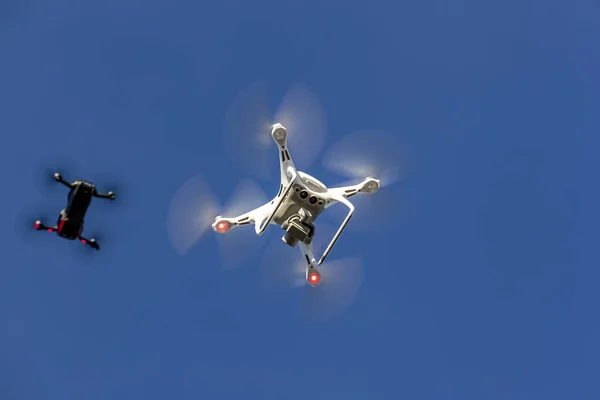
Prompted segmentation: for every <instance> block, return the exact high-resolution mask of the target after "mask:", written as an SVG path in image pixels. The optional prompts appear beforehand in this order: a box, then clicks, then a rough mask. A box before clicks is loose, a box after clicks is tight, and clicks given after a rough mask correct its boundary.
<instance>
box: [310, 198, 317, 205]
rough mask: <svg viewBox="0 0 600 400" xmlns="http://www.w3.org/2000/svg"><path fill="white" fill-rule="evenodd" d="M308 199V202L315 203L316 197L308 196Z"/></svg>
mask: <svg viewBox="0 0 600 400" xmlns="http://www.w3.org/2000/svg"><path fill="white" fill-rule="evenodd" d="M308 201H309V203H310V204H317V198H316V197H315V196H310V199H309V200H308Z"/></svg>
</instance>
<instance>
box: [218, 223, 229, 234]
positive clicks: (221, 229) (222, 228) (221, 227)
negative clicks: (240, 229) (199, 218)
mask: <svg viewBox="0 0 600 400" xmlns="http://www.w3.org/2000/svg"><path fill="white" fill-rule="evenodd" d="M230 227H231V226H230V225H229V222H227V221H219V222H217V225H216V229H217V232H219V233H225V232H227V231H228V230H229V228H230Z"/></svg>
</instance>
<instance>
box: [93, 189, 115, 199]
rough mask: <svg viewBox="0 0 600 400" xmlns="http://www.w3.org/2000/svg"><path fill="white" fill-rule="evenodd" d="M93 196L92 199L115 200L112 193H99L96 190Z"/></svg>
mask: <svg viewBox="0 0 600 400" xmlns="http://www.w3.org/2000/svg"><path fill="white" fill-rule="evenodd" d="M93 195H94V197H98V198H100V199H110V200H114V199H115V194H114V193H113V192H108V193H100V192H98V191H97V190H96V188H94V192H93Z"/></svg>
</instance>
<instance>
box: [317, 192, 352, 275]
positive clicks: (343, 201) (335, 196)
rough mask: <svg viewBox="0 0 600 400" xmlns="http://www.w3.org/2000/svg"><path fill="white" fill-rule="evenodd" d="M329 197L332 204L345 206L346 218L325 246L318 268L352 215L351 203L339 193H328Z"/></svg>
mask: <svg viewBox="0 0 600 400" xmlns="http://www.w3.org/2000/svg"><path fill="white" fill-rule="evenodd" d="M329 197H330V199H331V200H332V201H333V202H336V203H341V204H343V205H345V206H346V207H348V214H347V215H346V218H344V220H343V221H342V223H341V225H340V227H339V228H338V230H337V232H336V233H335V235H333V238H332V239H331V242H329V244H328V245H327V248H325V251H324V252H323V255H322V256H321V258H320V259H319V262H318V263H317V266H320V265H321V264H323V262H324V261H325V259H326V258H327V256H328V255H329V253H330V252H331V249H332V248H333V246H334V245H335V243H336V242H337V240H338V239H339V237H340V235H341V234H342V232H343V231H344V229H345V228H346V226H347V225H348V222H350V219H351V218H352V216H353V215H354V205H352V203H350V202H349V201H348V200H347V199H346V197H345V196H343V195H342V194H340V193H335V192H333V193H332V192H331V191H330V193H329ZM330 203H331V202H330Z"/></svg>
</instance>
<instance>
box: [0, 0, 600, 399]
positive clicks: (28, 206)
mask: <svg viewBox="0 0 600 400" xmlns="http://www.w3.org/2000/svg"><path fill="white" fill-rule="evenodd" d="M220 4H221V5H219V3H218V2H211V3H210V4H208V3H206V2H192V1H168V2H167V1H163V0H150V1H132V0H120V1H111V0H109V1H104V2H93V3H90V2H80V1H75V0H70V1H65V0H57V1H53V2H43V1H38V0H29V1H17V0H8V1H4V2H2V5H0V50H1V52H0V54H1V56H0V110H1V112H0V115H1V121H2V122H1V127H2V129H1V130H2V134H3V141H2V146H1V148H0V152H1V153H2V156H1V157H0V160H1V163H2V170H3V171H4V174H5V178H6V179H5V186H4V193H5V195H4V196H2V198H1V200H0V205H1V206H2V207H3V209H4V210H5V213H7V214H9V215H8V220H9V223H8V224H7V225H5V227H6V229H4V230H3V233H2V236H1V239H2V254H3V256H4V257H3V262H2V265H1V269H0V270H1V271H2V278H1V279H0V318H1V321H2V326H1V328H0V397H1V398H3V399H7V400H30V399H31V400H42V399H60V400H70V399H74V400H81V399H90V400H96V399H99V400H106V399H115V400H119V399H128V400H129V399H144V400H154V399H181V400H185V399H198V398H202V399H224V400H227V399H239V398H244V399H251V400H253V399H289V400H295V399H304V398H307V397H308V396H310V397H311V398H312V399H315V400H316V399H332V398H340V399H342V398H344V399H348V400H353V399H359V400H363V399H368V400H379V399H384V400H387V399H415V400H417V399H461V400H465V399H489V400H492V399H515V400H516V399H539V398H543V399H595V398H598V396H600V390H599V389H598V385H597V377H598V375H599V373H600V366H599V363H598V359H599V357H600V346H599V345H598V341H597V338H598V336H599V334H600V324H599V322H598V321H599V320H598V318H597V309H598V305H599V304H600V302H599V300H600V297H599V295H598V291H597V282H598V278H600V274H599V273H598V255H597V251H596V250H595V248H596V247H595V245H596V241H597V238H598V234H597V226H598V223H599V222H600V213H599V212H598V208H597V204H598V203H599V200H600V193H599V191H598V189H597V179H596V174H597V171H598V170H600V169H599V161H598V157H597V150H596V149H597V148H598V145H599V144H600V140H599V139H598V136H597V132H598V128H600V120H599V118H598V115H599V114H598V106H599V105H600V101H599V97H598V91H599V89H600V79H599V78H598V75H597V71H599V70H600V58H599V53H598V51H597V41H598V39H599V38H600V35H599V34H600V32H599V28H598V24H597V15H598V12H599V11H600V5H599V4H598V3H597V2H594V1H583V0H579V1H574V2H569V3H568V4H567V3H566V2H554V1H551V2H547V1H545V2H542V1H508V2H507V1H504V2H490V1H452V2H450V1H419V2H391V1H388V2H381V1H371V2H366V3H358V2H341V1H321V2H316V1H304V2H298V1H295V2H289V1H277V2H275V1H259V2H242V1H229V2H224V3H220ZM256 80H263V81H265V82H266V83H268V85H269V87H270V88H271V89H270V90H271V91H270V92H269V93H271V96H272V99H270V100H271V101H272V102H274V103H275V102H277V99H278V98H279V97H280V96H281V95H282V94H283V93H284V92H285V90H286V88H288V87H289V86H290V85H291V84H292V83H294V82H302V83H304V84H305V85H307V86H308V87H310V88H312V90H314V91H315V93H317V94H318V96H319V99H320V100H321V103H322V105H323V108H324V109H325V111H326V114H327V119H328V127H329V128H328V135H329V136H328V137H327V143H326V144H328V145H330V144H332V143H333V142H334V141H335V140H337V139H340V138H342V137H343V136H344V135H345V134H347V133H349V132H352V131H354V130H356V129H364V128H374V129H382V130H386V131H388V132H391V133H393V134H396V135H398V137H400V138H401V139H402V141H403V143H404V144H405V146H406V148H407V149H410V158H411V168H410V171H409V173H408V175H407V177H406V179H405V180H404V181H402V182H401V183H398V184H396V185H395V186H392V187H389V188H388V189H386V190H389V192H390V193H392V194H394V195H397V196H398V197H399V198H402V199H403V201H402V203H401V204H402V206H403V207H402V210H398V211H392V210H390V213H395V212H398V213H399V212H400V211H402V217H401V219H400V222H399V223H398V225H397V227H396V229H394V230H393V231H391V232H390V231H388V232H383V233H377V232H375V233H373V232H371V233H369V234H365V233H360V232H356V231H352V232H349V233H348V234H347V235H345V236H344V237H343V240H341V242H340V244H339V246H337V247H336V249H335V252H336V253H337V256H340V257H343V256H352V255H355V253H356V252H357V251H359V252H360V254H359V255H360V256H362V257H363V258H364V260H365V282H364V285H363V287H362V288H361V291H360V295H359V297H358V299H357V300H356V302H355V303H354V304H353V305H352V307H351V308H350V309H349V310H348V311H347V312H346V313H344V314H342V315H339V316H338V317H336V318H334V319H331V320H329V321H327V322H325V323H320V324H305V323H304V322H302V321H301V320H300V319H299V318H298V316H297V315H296V313H295V312H294V311H293V310H295V308H294V307H295V306H296V305H297V304H296V303H297V302H298V301H299V300H298V298H299V297H298V295H297V294H298V291H297V290H291V289H290V290H289V291H282V292H281V293H279V294H278V295H277V296H274V297H273V296H271V297H265V296H263V293H262V292H261V288H260V285H259V281H258V279H257V274H258V273H257V271H258V268H257V265H258V264H259V258H258V256H256V257H253V258H251V259H249V260H247V262H246V265H244V266H243V267H242V268H239V269H235V270H233V271H223V270H222V269H221V268H219V263H220V259H219V257H218V252H217V250H216V247H217V241H216V240H215V239H214V238H213V237H212V235H208V236H207V237H206V238H205V239H203V240H202V241H201V242H200V243H199V244H198V245H197V246H196V247H195V248H194V249H193V250H192V251H190V252H189V253H188V254H187V255H186V256H179V255H177V254H176V253H175V251H174V249H173V248H172V246H171V243H170V242H169V239H168V237H167V230H166V223H165V221H166V215H167V209H168V206H169V202H170V201H171V198H172V196H173V195H174V193H175V191H176V190H177V189H178V187H180V186H181V185H182V184H183V183H184V182H185V181H186V180H187V179H189V178H190V177H192V176H195V175H197V174H199V173H201V174H203V175H204V176H205V178H206V179H207V181H208V182H209V183H210V184H211V186H212V187H213V188H214V190H215V192H216V194H217V195H218V196H219V197H220V198H221V199H225V198H227V196H229V194H230V192H231V187H230V185H231V184H232V183H233V182H237V180H239V179H241V178H251V176H247V175H246V174H245V173H244V172H245V171H241V170H240V168H239V167H238V166H237V165H236V164H235V163H234V162H233V161H232V158H231V157H230V156H231V154H230V152H229V151H228V149H227V148H226V147H224V145H223V140H222V135H221V132H222V127H223V121H224V116H225V114H226V111H227V109H228V107H229V106H230V104H231V102H232V101H233V99H234V98H235V96H236V95H237V94H238V93H239V92H240V90H242V89H243V88H244V87H246V86H247V85H249V84H251V83H252V82H255V81H256ZM290 134H291V133H290ZM274 157H275V153H274ZM64 160H69V162H71V163H72V164H73V169H72V173H73V175H77V176H71V178H73V179H74V178H77V177H79V176H81V177H85V178H89V179H91V180H94V179H95V180H96V181H97V182H98V184H99V185H101V183H102V182H101V181H102V179H106V181H107V182H108V180H109V178H110V179H113V180H114V179H117V180H120V181H121V182H123V183H124V184H126V185H127V186H126V187H125V189H124V190H123V192H122V193H118V195H119V196H120V197H119V203H120V205H119V204H118V203H117V204H115V203H109V202H102V201H97V202H94V203H93V204H92V209H91V212H90V214H89V218H88V221H87V225H86V227H87V231H86V232H90V233H94V232H100V233H102V234H103V235H104V237H103V243H102V244H103V250H102V251H101V252H99V253H97V254H91V255H89V256H86V255H85V254H83V253H82V252H81V248H80V247H79V246H78V244H77V243H71V242H68V241H64V240H59V239H58V238H57V237H54V236H52V235H46V234H43V233H39V234H34V235H32V236H29V237H28V238H24V237H23V236H22V235H15V234H14V232H15V231H18V229H17V228H16V227H15V225H14V224H15V223H14V221H20V219H19V218H21V216H22V215H24V213H25V214H26V213H29V214H32V215H35V214H36V212H38V210H39V213H40V215H47V214H48V213H50V215H51V216H52V218H54V215H55V213H56V212H58V211H59V210H60V208H61V207H62V206H63V202H64V199H65V196H66V192H65V191H64V190H62V189H61V188H55V189H49V191H50V192H51V193H46V196H44V194H45V193H44V191H43V190H40V187H39V182H40V177H39V176H38V174H39V173H40V168H39V166H40V165H42V164H50V163H52V162H56V163H58V162H63V161H64ZM299 167H302V166H299ZM309 172H312V173H314V174H315V175H316V176H318V177H319V178H322V180H323V181H325V182H326V183H329V182H335V181H336V180H339V179H338V178H337V177H334V176H331V175H329V174H328V173H327V172H325V171H324V170H323V169H322V168H321V166H320V165H319V164H318V163H317V164H315V165H314V166H312V167H311V169H310V170H309ZM65 177H66V178H69V176H65ZM261 185H262V186H263V189H264V190H266V191H267V192H268V193H271V192H272V191H273V190H276V187H277V182H275V181H272V182H265V181H261ZM268 237H269V238H270V240H272V241H278V239H277V236H274V235H271V236H268ZM357 249H358V250H357ZM337 256H336V257H337ZM333 257H334V255H333V253H332V258H333ZM281 267H282V268H285V266H284V265H282V266H281ZM305 289H306V290H309V288H305Z"/></svg>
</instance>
